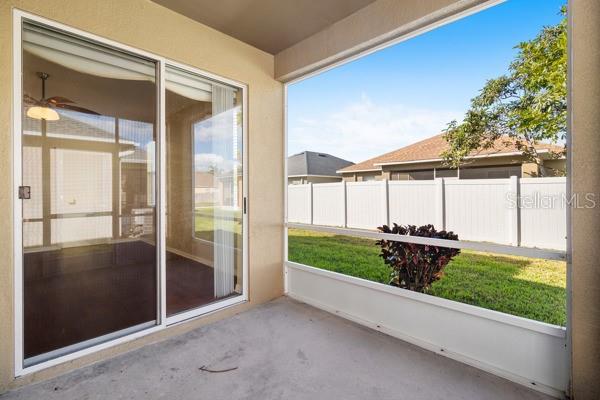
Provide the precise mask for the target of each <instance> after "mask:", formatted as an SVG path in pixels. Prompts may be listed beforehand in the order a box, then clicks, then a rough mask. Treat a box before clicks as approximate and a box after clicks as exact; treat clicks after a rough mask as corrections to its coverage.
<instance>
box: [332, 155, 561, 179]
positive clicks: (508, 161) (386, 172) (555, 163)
mask: <svg viewBox="0 0 600 400" xmlns="http://www.w3.org/2000/svg"><path fill="white" fill-rule="evenodd" d="M521 162H522V160H521V159H515V158H514V157H493V158H488V159H476V160H474V161H473V162H471V163H469V164H468V166H466V168H472V167H493V166H502V165H516V164H520V163H521ZM565 164H566V160H548V161H545V162H544V165H548V166H550V167H551V168H552V169H547V170H546V176H564V175H561V174H560V173H557V172H555V171H559V170H563V171H564V170H565ZM433 168H444V169H446V168H448V167H445V166H444V165H442V163H441V162H429V163H421V164H404V165H384V166H382V170H381V171H379V172H377V171H373V172H355V173H346V174H344V175H343V176H344V180H345V181H346V182H356V181H360V180H361V178H359V177H364V176H365V175H374V174H376V175H377V178H376V179H377V180H380V179H390V175H391V173H392V172H403V171H407V172H408V171H421V170H432V169H433ZM521 168H522V171H521V177H522V178H531V177H537V176H539V168H538V166H537V164H535V163H523V164H522V165H521ZM406 176H408V175H406Z"/></svg>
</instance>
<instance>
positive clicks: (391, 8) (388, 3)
mask: <svg viewBox="0 0 600 400" xmlns="http://www.w3.org/2000/svg"><path fill="white" fill-rule="evenodd" d="M486 2H488V1H487V0H427V1H424V0H402V1H400V0H378V1H375V2H374V3H371V4H369V5H368V6H366V7H364V8H362V9H360V10H358V11H357V12H355V13H354V14H351V15H349V16H348V17H346V18H344V19H342V20H340V21H338V22H336V23H335V24H333V25H331V26H329V27H328V28H326V29H323V30H322V31H320V32H318V33H316V34H314V35H312V36H310V37H308V38H306V39H304V40H303V41H301V42H299V43H297V44H295V45H293V46H291V47H289V48H287V49H285V50H283V51H281V52H279V53H278V54H276V55H275V76H276V77H277V79H280V80H282V81H290V80H292V79H294V78H297V77H299V76H302V75H304V74H307V73H310V72H313V71H316V70H317V69H319V68H324V67H326V66H328V65H331V64H334V63H336V62H338V61H341V60H343V59H345V58H347V57H351V56H354V55H357V54H360V53H362V52H364V51H366V50H368V49H371V48H373V47H375V46H377V45H379V44H383V43H386V42H389V41H390V40H394V39H396V38H400V37H402V36H404V35H406V34H407V33H409V32H413V31H415V30H417V29H420V28H422V27H425V26H429V25H431V24H434V23H436V22H438V21H441V20H444V19H445V18H448V17H452V16H454V15H456V14H458V13H460V12H462V11H465V10H468V9H472V8H473V7H476V6H479V5H481V4H484V3H486Z"/></svg>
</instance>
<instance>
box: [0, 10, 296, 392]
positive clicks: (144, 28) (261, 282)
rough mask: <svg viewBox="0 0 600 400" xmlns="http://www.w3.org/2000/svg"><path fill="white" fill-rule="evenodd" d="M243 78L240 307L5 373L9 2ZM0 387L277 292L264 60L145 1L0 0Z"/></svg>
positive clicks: (269, 100)
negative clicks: (244, 275)
mask: <svg viewBox="0 0 600 400" xmlns="http://www.w3.org/2000/svg"><path fill="white" fill-rule="evenodd" d="M13 7H17V8H19V9H22V10H24V11H28V12H31V13H33V14H37V15H40V16H44V17H46V18H49V19H53V20H56V21H58V22H61V23H64V24H67V25H70V26H73V27H75V28H79V29H82V30H85V31H88V32H91V33H94V34H97V35H99V36H102V37H106V38H109V39H112V40H115V41H118V42H121V43H124V44H127V45H130V46H133V47H136V48H140V49H143V50H147V51H151V52H153V53H156V54H158V55H162V56H166V57H169V58H171V59H174V60H176V61H179V62H182V63H186V64H189V65H193V66H195V67H198V68H201V69H204V70H207V71H209V72H212V73H215V74H218V75H221V76H224V77H227V78H230V79H234V80H237V81H240V82H244V83H246V84H248V86H249V91H248V96H249V101H248V107H249V108H248V110H249V112H248V118H249V120H248V121H249V143H248V149H249V160H248V162H249V220H250V224H249V235H250V238H249V267H250V268H249V286H250V291H249V296H250V303H247V304H244V305H241V306H237V307H233V308H229V309H226V310H224V311H221V312H219V313H215V314H212V315H210V316H208V317H205V318H201V319H197V320H194V321H192V322H189V323H186V324H181V325H178V326H176V327H173V328H169V329H167V330H163V331H161V332H159V333H157V334H153V335H149V336H146V337H144V338H142V339H138V340H136V341H132V342H128V343H125V344H122V345H119V346H115V347H112V348H110V349H107V350H104V351H100V352H98V353H94V354H92V355H89V356H86V357H83V358H80V359H77V360H75V361H73V362H69V363H66V364H62V365H59V366H57V367H53V368H50V369H47V370H44V371H42V372H39V373H35V374H30V375H28V376H26V377H23V378H20V379H18V380H14V379H13V371H14V365H13V354H14V351H13V350H14V349H13V343H14V340H13V339H14V337H13V331H14V326H13V319H14V318H13V305H14V303H13V301H14V298H13V277H14V275H13V272H14V271H13V257H12V253H13V229H12V226H13V225H12V224H13V219H12V208H13V203H12V198H13V193H12V187H11V184H10V182H11V181H12V147H11V142H12V139H11V101H12V8H13ZM0 65H1V66H2V68H0V182H1V183H2V184H1V185H0V254H2V257H1V258H0V316H1V318H2V323H0V392H2V391H3V390H5V389H7V388H9V387H13V386H16V385H21V384H24V383H28V382H32V381H35V380H40V379H44V378H48V377H50V376H53V375H56V374H58V373H61V372H64V371H67V370H70V369H73V368H76V367H79V366H82V365H85V364H88V363H90V362H93V361H96V360H99V359H104V358H106V357H109V356H111V355H115V354H118V353H120V352H123V351H126V350H129V349H132V348H136V347H139V346H141V345H143V344H145V343H150V342H153V341H156V340H159V339H161V338H164V337H167V336H170V335H173V334H176V333H181V332H183V331H185V330H189V329H192V328H194V327H196V326H199V325H202V324H205V323H207V322H210V321H214V320H216V319H219V318H223V317H226V316H228V315H232V314H234V313H237V312H240V311H241V310H244V309H247V308H248V307H250V306H252V305H254V304H257V303H260V302H264V301H267V300H269V299H272V298H275V297H277V296H280V295H281V294H282V293H283V276H282V274H283V271H282V262H283V243H282V241H283V186H284V185H283V135H282V131H283V87H282V84H281V83H279V82H277V81H276V80H274V79H273V72H274V60H273V56H272V55H269V54H267V53H264V52H262V51H259V50H257V49H255V48H253V47H251V46H249V45H246V44H244V43H242V42H240V41H238V40H236V39H233V38H231V37H228V36H226V35H224V34H222V33H219V32H217V31H215V30H213V29H210V28H208V27H206V26H203V25H201V24H199V23H197V22H194V21H192V20H190V19H188V18H185V17H183V16H181V15H179V14H176V13H174V12H171V11H169V10H167V9H165V8H163V7H161V6H158V5H156V4H154V3H152V2H150V1H147V0H128V1H122V0H103V1H96V0H79V1H71V2H68V6H67V5H66V4H65V2H63V1H60V0H44V1H39V0H8V1H2V2H0Z"/></svg>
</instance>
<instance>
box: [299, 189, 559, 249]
mask: <svg viewBox="0 0 600 400" xmlns="http://www.w3.org/2000/svg"><path fill="white" fill-rule="evenodd" d="M566 200H567V199H566V179H565V178H517V177H511V178H510V179H465V180H459V179H435V180H427V181H387V180H383V181H369V182H339V183H322V184H314V185H313V184H307V185H290V186H288V221H289V222H296V223H303V224H314V225H327V226H340V227H347V228H359V229H376V228H377V227H378V226H381V225H383V224H391V223H397V224H400V225H407V224H412V225H425V224H432V225H434V226H435V227H436V229H438V230H440V229H446V230H450V231H453V232H455V233H457V234H458V237H459V239H461V240H473V241H482V242H493V243H500V244H509V245H513V246H525V247H538V248H544V249H556V250H565V248H566V232H567V229H566V207H567V202H566Z"/></svg>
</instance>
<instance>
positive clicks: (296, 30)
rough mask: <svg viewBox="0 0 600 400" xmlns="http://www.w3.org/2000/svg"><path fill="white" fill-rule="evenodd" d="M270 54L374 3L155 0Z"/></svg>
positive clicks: (358, 0)
mask: <svg viewBox="0 0 600 400" xmlns="http://www.w3.org/2000/svg"><path fill="white" fill-rule="evenodd" d="M152 1H154V2H155V3H158V4H161V5H163V6H165V7H167V8H169V9H171V10H173V11H175V12H178V13H180V14H183V15H185V16H187V17H189V18H191V19H194V20H196V21H198V22H200V23H202V24H204V25H208V26H210V27H212V28H214V29H216V30H218V31H221V32H223V33H226V34H227V35H230V36H233V37H235V38H237V39H239V40H241V41H243V42H246V43H248V44H251V45H253V46H254V47H257V48H259V49H261V50H264V51H266V52H268V53H271V54H277V53H279V52H280V51H281V50H283V49H286V48H288V47H290V46H292V45H293V44H295V43H297V42H299V41H301V40H303V39H305V38H307V37H309V36H311V35H313V34H315V33H317V32H319V31H321V30H323V29H324V28H326V27H328V26H329V25H331V24H333V23H335V22H337V21H339V20H341V19H343V18H345V17H347V16H348V15H350V14H352V13H354V12H356V11H358V10H360V9H361V8H363V7H365V6H367V5H369V4H370V3H373V2H374V1H375V0H152Z"/></svg>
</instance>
